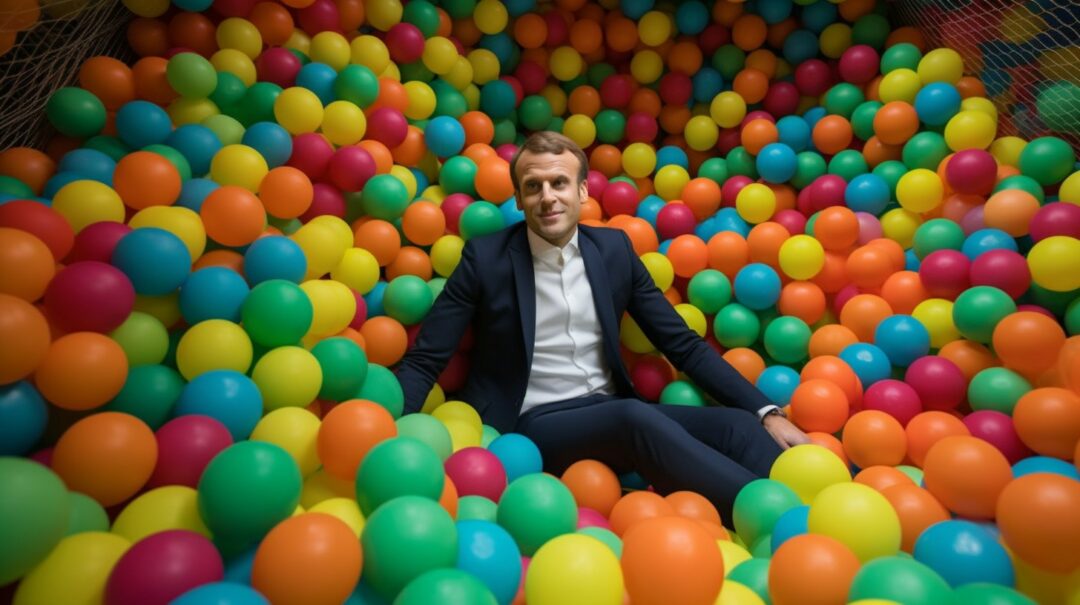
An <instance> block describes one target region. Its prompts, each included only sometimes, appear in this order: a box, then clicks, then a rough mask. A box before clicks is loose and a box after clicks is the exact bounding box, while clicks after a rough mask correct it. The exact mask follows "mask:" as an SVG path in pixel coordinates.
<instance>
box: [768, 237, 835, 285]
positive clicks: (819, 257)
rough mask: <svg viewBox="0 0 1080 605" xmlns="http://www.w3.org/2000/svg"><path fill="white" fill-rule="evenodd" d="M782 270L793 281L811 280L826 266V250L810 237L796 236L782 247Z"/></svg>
mask: <svg viewBox="0 0 1080 605" xmlns="http://www.w3.org/2000/svg"><path fill="white" fill-rule="evenodd" d="M779 258H780V269H781V270H782V271H783V272H784V273H785V274H786V275H787V276H788V277H790V278H792V279H810V278H812V277H814V276H815V275H817V274H818V273H819V272H820V271H821V269H822V267H823V266H824V265H825V250H824V249H823V248H822V245H821V243H820V242H819V241H818V240H817V239H814V238H813V237H810V236H809V235H795V236H793V237H791V238H789V239H787V240H786V241H784V243H783V244H782V245H781V246H780V257H779Z"/></svg>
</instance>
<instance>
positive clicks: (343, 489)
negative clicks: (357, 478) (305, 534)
mask: <svg viewBox="0 0 1080 605" xmlns="http://www.w3.org/2000/svg"><path fill="white" fill-rule="evenodd" d="M331 498H356V490H355V488H354V487H353V482H352V481H345V480H343V479H338V478H337V477H334V476H333V475H330V474H328V473H327V472H326V471H325V470H323V469H321V468H320V469H319V470H317V471H315V472H314V473H311V474H310V475H308V476H307V477H305V478H304V487H303V488H302V489H301V490H300V506H303V507H304V508H307V509H309V510H311V509H313V508H314V507H315V506H317V505H318V504H319V503H320V502H325V501H327V500H330V499H331Z"/></svg>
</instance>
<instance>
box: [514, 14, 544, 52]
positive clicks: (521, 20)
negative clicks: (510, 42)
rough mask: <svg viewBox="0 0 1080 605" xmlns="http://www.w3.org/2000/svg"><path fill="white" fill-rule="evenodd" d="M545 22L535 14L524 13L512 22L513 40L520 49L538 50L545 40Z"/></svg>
mask: <svg viewBox="0 0 1080 605" xmlns="http://www.w3.org/2000/svg"><path fill="white" fill-rule="evenodd" d="M547 29H548V28H547V21H545V20H544V18H543V17H541V16H540V15H538V14H536V13H525V14H524V15H521V16H520V17H518V18H517V19H515V20H514V30H513V31H514V40H517V43H518V44H520V45H521V47H522V48H540V47H541V46H543V45H544V41H546V40H547V35H548V31H547Z"/></svg>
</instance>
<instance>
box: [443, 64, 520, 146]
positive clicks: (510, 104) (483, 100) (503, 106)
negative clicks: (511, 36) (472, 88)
mask: <svg viewBox="0 0 1080 605" xmlns="http://www.w3.org/2000/svg"><path fill="white" fill-rule="evenodd" d="M515 105H517V95H516V94H515V93H514V87H513V86H510V83H509V82H507V81H506V80H492V81H490V82H488V83H487V84H484V85H483V86H482V87H481V88H480V111H483V112H484V113H486V114H488V115H489V116H491V119H492V120H501V119H503V118H508V117H510V115H511V114H512V113H513V111H514V106H515ZM444 117H445V116H444ZM436 119H438V118H436ZM450 119H453V118H450ZM434 121H435V120H432V122H434ZM429 125H430V124H429ZM460 125H461V124H458V126H460ZM462 142H463V143H464V137H463V139H462ZM451 155H452V154H451Z"/></svg>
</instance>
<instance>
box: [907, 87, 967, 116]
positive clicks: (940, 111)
mask: <svg viewBox="0 0 1080 605" xmlns="http://www.w3.org/2000/svg"><path fill="white" fill-rule="evenodd" d="M960 101H961V98H960V93H959V91H957V90H956V87H955V86H953V85H951V84H948V83H945V82H933V83H929V84H926V85H925V86H923V87H922V90H920V91H919V92H918V94H916V95H915V111H916V112H918V114H919V119H920V120H921V121H922V122H923V123H925V124H927V125H930V126H943V125H945V124H947V123H948V121H949V120H950V119H951V118H952V117H953V116H954V115H956V113H957V112H958V111H960Z"/></svg>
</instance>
